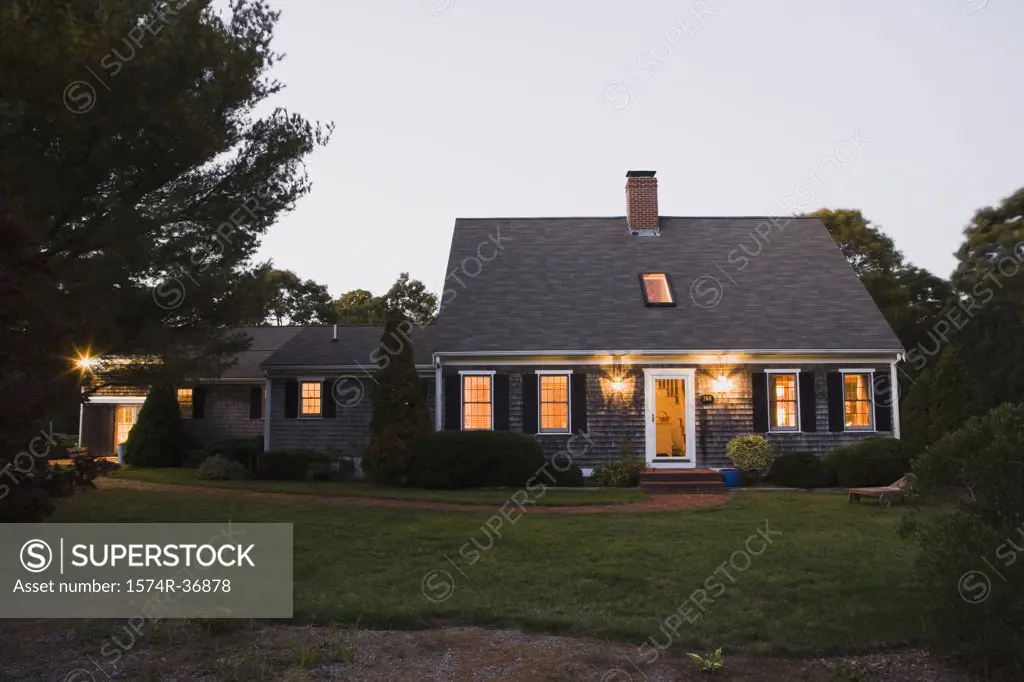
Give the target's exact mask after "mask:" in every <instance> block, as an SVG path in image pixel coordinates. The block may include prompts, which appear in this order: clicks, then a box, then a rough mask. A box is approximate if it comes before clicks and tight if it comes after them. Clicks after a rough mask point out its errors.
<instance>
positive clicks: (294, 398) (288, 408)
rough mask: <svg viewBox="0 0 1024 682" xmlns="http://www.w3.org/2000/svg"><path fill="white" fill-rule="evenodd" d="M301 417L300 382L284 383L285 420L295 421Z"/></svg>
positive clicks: (290, 380)
mask: <svg viewBox="0 0 1024 682" xmlns="http://www.w3.org/2000/svg"><path fill="white" fill-rule="evenodd" d="M298 416H299V382H298V381H296V380H295V379H288V380H287V381H286V382H284V418H285V419H295V418H296V417H298Z"/></svg>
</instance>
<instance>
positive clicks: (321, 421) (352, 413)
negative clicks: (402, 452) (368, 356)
mask: <svg viewBox="0 0 1024 682" xmlns="http://www.w3.org/2000/svg"><path fill="white" fill-rule="evenodd" d="M422 378H428V377H427V376H425V375H424V376H423V377H422ZM429 378H431V379H432V378H433V377H432V376H431V377H429ZM286 381H287V379H285V378H275V379H273V380H272V381H271V391H270V398H271V405H270V449H272V450H290V449H303V450H316V451H320V452H338V453H340V454H341V455H342V456H345V457H362V455H363V451H364V450H365V449H366V446H367V445H368V444H369V440H370V419H371V418H372V417H373V405H372V404H371V402H370V396H369V394H368V390H369V385H368V384H369V383H372V382H369V381H367V382H365V383H364V389H365V390H364V393H363V397H362V399H361V400H359V402H357V403H356V404H354V405H350V406H344V405H337V407H336V416H335V417H334V418H312V419H310V418H294V419H286V418H285V416H284V391H285V388H284V386H285V382H286ZM325 399H326V400H330V399H332V398H331V396H329V395H328V396H325ZM427 408H428V410H429V412H430V420H431V423H433V420H434V393H433V391H431V392H430V393H429V394H427Z"/></svg>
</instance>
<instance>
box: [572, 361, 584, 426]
mask: <svg viewBox="0 0 1024 682" xmlns="http://www.w3.org/2000/svg"><path fill="white" fill-rule="evenodd" d="M569 378H570V379H571V381H570V382H569V383H570V385H571V389H570V390H571V391H572V392H571V393H570V395H571V396H572V397H571V398H570V399H569V400H570V402H571V403H572V414H571V415H569V430H570V431H571V432H573V433H580V432H581V431H582V432H584V433H586V431H587V375H586V374H573V375H571V376H570V377H569Z"/></svg>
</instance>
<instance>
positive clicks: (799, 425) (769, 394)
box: [764, 369, 845, 433]
mask: <svg viewBox="0 0 1024 682" xmlns="http://www.w3.org/2000/svg"><path fill="white" fill-rule="evenodd" d="M764 373H765V375H768V374H792V375H793V376H794V377H795V380H794V382H793V383H794V384H795V385H794V386H793V388H794V389H795V390H796V428H791V427H788V426H781V427H780V426H774V427H773V426H772V381H771V378H768V379H767V381H765V382H764V389H765V392H766V393H767V395H766V396H765V398H766V400H767V401H768V402H767V405H768V433H803V429H804V425H803V422H802V420H801V419H800V370H798V369H766V370H765V371H764ZM844 421H845V415H844Z"/></svg>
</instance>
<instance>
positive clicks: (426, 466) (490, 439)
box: [407, 431, 555, 490]
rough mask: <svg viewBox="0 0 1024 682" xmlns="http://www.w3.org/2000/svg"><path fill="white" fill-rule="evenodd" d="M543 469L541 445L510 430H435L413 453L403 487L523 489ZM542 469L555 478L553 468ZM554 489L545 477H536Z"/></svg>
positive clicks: (548, 478)
mask: <svg viewBox="0 0 1024 682" xmlns="http://www.w3.org/2000/svg"><path fill="white" fill-rule="evenodd" d="M544 467H545V460H544V453H543V452H542V451H541V448H540V444H539V443H538V442H537V440H536V439H535V438H533V437H531V436H526V435H523V434H521V433H515V432H512V431H438V432H436V433H434V434H431V435H430V436H427V437H426V438H424V439H422V440H421V441H420V442H419V443H418V445H417V446H416V448H415V450H414V451H413V455H412V462H411V467H410V470H409V477H408V480H407V483H408V485H411V486H415V487H418V488H440V489H447V490H451V489H456V488H470V487H499V486H522V485H526V482H527V481H529V480H530V479H532V478H533V477H534V476H536V475H537V472H538V471H540V470H541V469H542V468H544ZM547 470H551V471H552V474H551V475H552V476H554V475H555V473H554V467H553V466H552V465H548V467H547V469H546V471H547ZM538 480H540V481H541V482H543V483H545V484H548V485H554V484H553V483H552V482H551V480H550V477H548V476H544V478H542V479H538Z"/></svg>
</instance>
